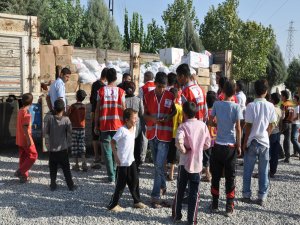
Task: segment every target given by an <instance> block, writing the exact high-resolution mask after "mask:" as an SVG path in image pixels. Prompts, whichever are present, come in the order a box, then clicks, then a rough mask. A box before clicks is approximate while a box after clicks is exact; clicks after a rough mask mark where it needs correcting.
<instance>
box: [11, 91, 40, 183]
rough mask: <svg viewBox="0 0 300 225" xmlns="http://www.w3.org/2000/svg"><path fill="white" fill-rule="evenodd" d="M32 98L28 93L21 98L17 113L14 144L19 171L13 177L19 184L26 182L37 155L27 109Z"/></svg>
mask: <svg viewBox="0 0 300 225" xmlns="http://www.w3.org/2000/svg"><path fill="white" fill-rule="evenodd" d="M32 100H33V96H32V94H30V93H27V94H24V95H23V96H22V104H23V107H22V108H21V109H20V110H19V112H18V118H17V132H16V144H17V145H18V147H19V169H17V171H16V172H15V176H16V177H18V178H19V179H20V183H26V182H27V181H28V171H29V170H30V168H31V167H32V165H33V164H34V162H35V161H36V159H37V157H38V154H37V151H36V148H35V145H34V142H33V140H32V135H31V115H30V113H29V107H30V106H31V105H32Z"/></svg>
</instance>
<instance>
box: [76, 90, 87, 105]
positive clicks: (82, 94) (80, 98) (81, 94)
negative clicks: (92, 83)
mask: <svg viewBox="0 0 300 225" xmlns="http://www.w3.org/2000/svg"><path fill="white" fill-rule="evenodd" d="M85 97H86V93H85V91H84V90H78V91H77V92H76V98H77V100H78V101H80V102H82V101H83V100H84V99H85Z"/></svg>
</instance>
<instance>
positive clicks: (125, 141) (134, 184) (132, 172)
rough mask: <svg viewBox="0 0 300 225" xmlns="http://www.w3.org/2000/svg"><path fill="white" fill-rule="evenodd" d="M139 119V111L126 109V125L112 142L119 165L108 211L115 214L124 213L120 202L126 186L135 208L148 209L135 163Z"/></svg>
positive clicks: (119, 130)
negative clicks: (141, 192) (141, 193)
mask: <svg viewBox="0 0 300 225" xmlns="http://www.w3.org/2000/svg"><path fill="white" fill-rule="evenodd" d="M137 119H138V115H137V111H135V110H133V109H132V108H127V109H125V110H124V112H123V121H124V123H125V125H124V126H122V127H120V128H119V129H118V130H117V133H116V134H115V135H114V136H113V138H112V140H111V147H112V151H113V154H114V158H115V161H116V164H117V183H116V189H115V192H114V194H113V196H112V198H111V201H110V203H109V205H108V209H109V210H111V211H114V212H122V211H124V209H123V208H122V207H120V206H119V205H118V202H119V199H120V197H121V195H122V193H123V191H124V188H125V186H126V184H127V185H128V187H129V190H130V193H131V195H132V198H133V200H134V208H139V209H143V208H146V205H145V204H143V203H142V202H141V200H140V191H139V178H138V174H137V168H136V163H135V161H134V142H135V130H136V123H137Z"/></svg>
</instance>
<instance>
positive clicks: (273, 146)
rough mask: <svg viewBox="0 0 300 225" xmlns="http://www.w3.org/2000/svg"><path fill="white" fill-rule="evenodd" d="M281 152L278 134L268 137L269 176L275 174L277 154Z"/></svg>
mask: <svg viewBox="0 0 300 225" xmlns="http://www.w3.org/2000/svg"><path fill="white" fill-rule="evenodd" d="M280 151H281V145H280V133H276V134H271V135H270V150H269V154H270V174H275V173H276V171H277V166H278V157H279V152H280Z"/></svg>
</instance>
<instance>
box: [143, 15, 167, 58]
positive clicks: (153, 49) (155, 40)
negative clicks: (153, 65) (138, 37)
mask: <svg viewBox="0 0 300 225" xmlns="http://www.w3.org/2000/svg"><path fill="white" fill-rule="evenodd" d="M165 43H166V40H165V34H164V28H163V27H162V26H158V25H157V23H156V21H155V20H154V19H152V21H151V23H149V24H148V25H147V34H145V38H144V44H143V46H142V49H141V50H142V51H143V52H148V53H158V50H159V49H162V48H165V46H166V45H165Z"/></svg>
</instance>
